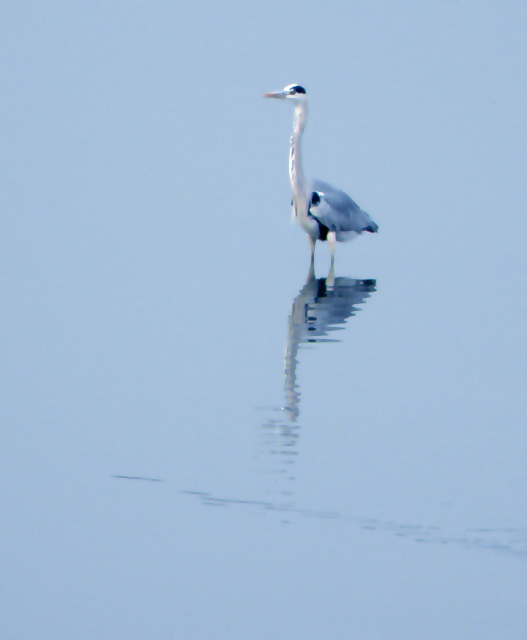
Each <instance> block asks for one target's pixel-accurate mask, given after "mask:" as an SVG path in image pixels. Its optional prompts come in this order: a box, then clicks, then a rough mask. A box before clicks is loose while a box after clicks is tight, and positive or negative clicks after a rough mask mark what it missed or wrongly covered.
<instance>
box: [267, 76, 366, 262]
mask: <svg viewBox="0 0 527 640" xmlns="http://www.w3.org/2000/svg"><path fill="white" fill-rule="evenodd" d="M264 97H265V98H277V99H278V100H288V101H289V102H292V103H293V105H294V107H295V116H294V124H293V135H292V136H291V146H290V150H289V179H290V181H291V187H292V189H293V202H292V204H293V217H294V218H295V219H296V220H297V221H298V222H299V223H300V225H301V226H302V227H303V228H304V230H305V231H306V233H307V235H308V238H309V244H310V247H311V262H313V260H314V257H315V243H316V241H317V240H321V241H327V243H328V245H329V248H330V251H331V263H332V264H333V260H334V252H335V243H336V242H346V241H347V240H351V239H352V238H354V237H355V236H357V235H358V234H360V233H362V232H363V231H368V232H369V233H376V232H377V230H378V229H379V227H378V225H377V224H375V222H374V221H373V220H372V219H371V218H370V216H369V215H368V214H367V213H366V211H363V210H362V209H361V208H360V207H359V205H358V204H356V203H355V202H354V201H353V200H352V199H351V198H350V197H349V196H348V195H347V194H346V193H344V191H340V189H336V188H335V187H332V186H331V185H329V184H327V182H323V181H322V180H307V179H306V177H305V175H304V171H303V168H302V146H301V142H302V133H303V132H304V128H305V126H306V118H307V97H306V90H305V89H304V87H301V86H300V85H298V84H290V85H288V86H287V87H285V88H284V89H283V90H282V91H275V92H272V93H264Z"/></svg>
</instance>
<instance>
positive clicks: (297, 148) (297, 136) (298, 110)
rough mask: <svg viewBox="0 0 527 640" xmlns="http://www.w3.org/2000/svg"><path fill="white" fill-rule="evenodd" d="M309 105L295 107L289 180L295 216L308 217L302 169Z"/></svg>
mask: <svg viewBox="0 0 527 640" xmlns="http://www.w3.org/2000/svg"><path fill="white" fill-rule="evenodd" d="M306 118H307V104H306V102H305V101H304V102H301V103H299V104H297V105H295V119H294V124H293V135H292V136H291V147H290V149H289V179H290V181H291V188H292V189H293V201H294V206H295V216H297V217H300V218H304V217H307V210H308V193H307V186H306V178H305V176H304V170H303V168H302V147H301V142H302V133H303V132H304V128H305V126H306Z"/></svg>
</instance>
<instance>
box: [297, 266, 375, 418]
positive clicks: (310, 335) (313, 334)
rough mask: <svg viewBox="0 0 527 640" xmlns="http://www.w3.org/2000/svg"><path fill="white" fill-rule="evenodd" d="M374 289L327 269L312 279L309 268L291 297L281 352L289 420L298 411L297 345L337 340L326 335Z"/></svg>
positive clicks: (372, 284) (369, 283)
mask: <svg viewBox="0 0 527 640" xmlns="http://www.w3.org/2000/svg"><path fill="white" fill-rule="evenodd" d="M373 291H375V280H352V279H351V278H335V277H334V275H333V269H331V271H330V273H329V274H328V277H327V278H318V279H317V278H315V272H314V269H313V267H311V269H310V270H309V274H308V278H307V282H306V284H305V285H304V286H303V287H302V289H301V290H300V293H299V294H298V295H297V296H296V298H295V299H294V300H293V305H292V307H291V314H290V316H289V330H288V334H287V347H286V352H285V405H284V411H286V412H287V414H288V418H289V420H290V421H291V422H296V420H297V418H298V416H299V413H300V410H299V404H300V392H299V391H298V390H297V389H298V384H297V381H296V367H297V365H298V359H297V354H298V349H299V348H300V345H301V344H305V343H313V342H339V340H338V339H336V338H328V337H326V336H328V334H332V332H334V331H340V330H342V329H343V328H344V326H343V325H344V324H345V322H346V320H347V319H348V318H349V317H350V316H354V315H355V314H356V313H357V311H359V309H358V308H357V305H359V304H364V303H365V302H366V300H367V299H368V298H369V297H370V295H371V294H372V292H373Z"/></svg>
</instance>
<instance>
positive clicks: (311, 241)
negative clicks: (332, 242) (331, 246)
mask: <svg viewBox="0 0 527 640" xmlns="http://www.w3.org/2000/svg"><path fill="white" fill-rule="evenodd" d="M307 237H308V239H309V247H310V249H311V264H313V263H314V262H315V244H316V240H313V238H312V237H311V236H310V235H308V236H307Z"/></svg>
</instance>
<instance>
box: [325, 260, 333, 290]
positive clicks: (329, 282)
mask: <svg viewBox="0 0 527 640" xmlns="http://www.w3.org/2000/svg"><path fill="white" fill-rule="evenodd" d="M334 286H335V265H334V264H333V260H331V267H330V268H329V273H328V277H327V278H326V287H328V289H329V288H333V287H334Z"/></svg>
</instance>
